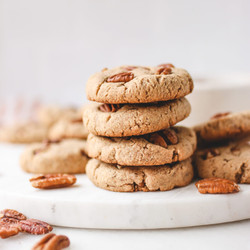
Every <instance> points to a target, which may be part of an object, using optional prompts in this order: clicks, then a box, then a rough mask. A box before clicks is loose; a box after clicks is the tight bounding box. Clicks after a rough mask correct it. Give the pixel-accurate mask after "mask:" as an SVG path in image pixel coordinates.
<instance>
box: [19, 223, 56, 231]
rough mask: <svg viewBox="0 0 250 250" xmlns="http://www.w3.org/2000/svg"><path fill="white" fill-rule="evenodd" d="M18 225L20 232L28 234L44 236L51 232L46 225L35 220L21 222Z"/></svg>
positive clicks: (50, 228)
mask: <svg viewBox="0 0 250 250" xmlns="http://www.w3.org/2000/svg"><path fill="white" fill-rule="evenodd" d="M19 225H20V228H21V231H22V232H26V233H30V234H46V233H49V232H50V231H52V230H53V227H52V226H50V225H49V224H48V223H46V222H44V221H40V220H35V219H27V220H21V221H20V222H19Z"/></svg>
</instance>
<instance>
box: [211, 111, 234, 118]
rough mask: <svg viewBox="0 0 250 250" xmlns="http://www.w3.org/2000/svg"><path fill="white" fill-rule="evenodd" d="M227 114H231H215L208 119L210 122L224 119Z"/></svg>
mask: <svg viewBox="0 0 250 250" xmlns="http://www.w3.org/2000/svg"><path fill="white" fill-rule="evenodd" d="M229 114H231V112H225V113H217V114H215V115H213V116H212V117H211V118H210V120H214V119H218V118H221V117H225V116H228V115H229Z"/></svg>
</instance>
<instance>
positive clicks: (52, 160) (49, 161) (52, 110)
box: [20, 106, 89, 174]
mask: <svg viewBox="0 0 250 250" xmlns="http://www.w3.org/2000/svg"><path fill="white" fill-rule="evenodd" d="M82 112H83V108H60V107H54V106H51V107H49V106H48V107H43V108H42V109H41V110H40V111H39V113H38V119H39V122H40V123H41V124H43V126H45V127H47V128H48V133H47V140H45V141H44V142H42V143H33V144H31V145H29V146H28V147H27V148H26V149H25V151H24V152H23V153H22V155H21V157H20V165H21V167H22V169H23V170H24V171H26V172H30V173H36V174H54V173H71V174H80V173H85V166H86V164H87V162H88V159H89V158H88V156H87V151H86V138H87V136H88V132H87V130H86V128H85V127H84V126H83V123H82Z"/></svg>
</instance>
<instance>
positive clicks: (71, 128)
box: [48, 118, 88, 140]
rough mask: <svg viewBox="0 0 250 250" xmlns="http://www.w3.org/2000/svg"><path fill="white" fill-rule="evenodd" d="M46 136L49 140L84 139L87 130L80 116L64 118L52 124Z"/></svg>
mask: <svg viewBox="0 0 250 250" xmlns="http://www.w3.org/2000/svg"><path fill="white" fill-rule="evenodd" d="M48 137H49V139H50V140H61V139H69V138H76V139H86V138H87V137H88V130H87V129H86V128H85V127H84V125H83V122H82V118H80V119H71V120H70V119H68V120H66V119H64V120H60V121H58V122H56V123H55V124H54V125H52V127H51V128H50V130H49V135H48Z"/></svg>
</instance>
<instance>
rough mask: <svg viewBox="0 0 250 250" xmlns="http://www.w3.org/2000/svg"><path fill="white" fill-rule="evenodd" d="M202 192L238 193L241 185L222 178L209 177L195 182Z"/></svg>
mask: <svg viewBox="0 0 250 250" xmlns="http://www.w3.org/2000/svg"><path fill="white" fill-rule="evenodd" d="M195 186H196V187H197V189H198V191H199V192H200V193H201V194H228V193H237V192H239V191H240V187H239V186H238V185H237V184H236V183H235V182H233V181H230V180H227V179H221V178H208V179H203V180H200V181H197V182H196V183H195Z"/></svg>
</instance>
